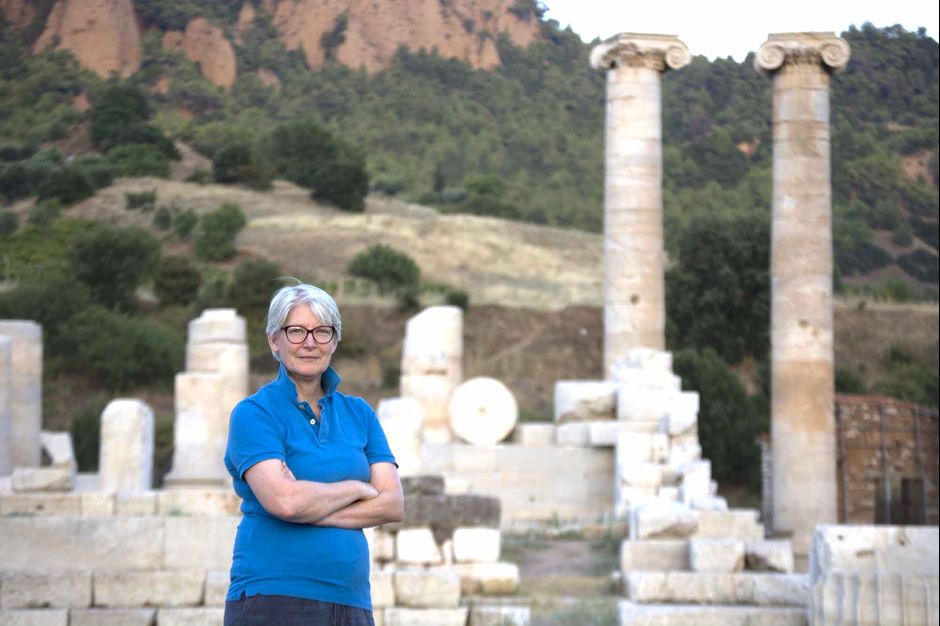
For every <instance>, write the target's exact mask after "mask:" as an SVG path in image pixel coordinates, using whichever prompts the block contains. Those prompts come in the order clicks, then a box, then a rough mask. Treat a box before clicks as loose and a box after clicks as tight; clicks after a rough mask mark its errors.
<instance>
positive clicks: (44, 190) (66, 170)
mask: <svg viewBox="0 0 940 626" xmlns="http://www.w3.org/2000/svg"><path fill="white" fill-rule="evenodd" d="M38 192H39V198H40V199H41V200H45V199H47V198H56V199H58V200H60V201H61V202H62V204H73V203H75V202H79V201H81V200H84V199H85V198H90V197H91V196H93V195H94V193H95V186H94V185H93V184H92V182H91V179H90V178H89V177H88V175H87V174H86V173H85V171H84V170H83V169H81V168H80V167H78V166H76V165H63V166H62V167H59V168H56V169H53V170H52V171H50V172H49V175H48V176H46V178H45V179H44V180H43V181H42V183H41V184H40V185H39V187H38Z"/></svg>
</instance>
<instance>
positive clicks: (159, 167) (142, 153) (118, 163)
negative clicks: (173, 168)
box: [108, 143, 170, 178]
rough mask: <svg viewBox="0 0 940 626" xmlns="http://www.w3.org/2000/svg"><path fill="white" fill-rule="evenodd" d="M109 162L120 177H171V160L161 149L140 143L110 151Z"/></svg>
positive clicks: (121, 146)
mask: <svg viewBox="0 0 940 626" xmlns="http://www.w3.org/2000/svg"><path fill="white" fill-rule="evenodd" d="M108 160H109V161H111V164H112V165H113V166H114V171H115V172H116V173H117V174H118V175H119V176H156V177H158V178H167V177H168V176H169V175H170V160H169V158H168V157H167V156H166V155H165V154H164V153H163V152H161V151H160V150H159V149H157V148H155V147H153V146H151V145H147V144H140V143H133V144H126V145H120V146H117V147H115V148H112V149H111V150H108Z"/></svg>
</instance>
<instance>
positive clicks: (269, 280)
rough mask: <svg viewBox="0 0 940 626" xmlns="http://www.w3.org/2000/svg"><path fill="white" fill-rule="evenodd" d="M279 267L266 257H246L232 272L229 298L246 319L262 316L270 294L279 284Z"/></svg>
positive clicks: (269, 300)
mask: <svg viewBox="0 0 940 626" xmlns="http://www.w3.org/2000/svg"><path fill="white" fill-rule="evenodd" d="M279 276H281V268H280V267H279V266H278V265H277V263H273V262H271V261H268V260H266V259H246V260H245V261H242V262H241V263H239V264H238V267H236V268H235V271H234V272H233V273H232V282H231V286H230V287H229V292H228V295H229V300H230V301H231V303H232V305H233V306H234V307H235V308H236V309H237V310H238V311H239V313H241V314H242V315H244V316H246V317H247V318H248V319H254V318H255V317H258V316H261V317H263V315H264V312H265V311H267V308H268V304H269V303H270V302H271V296H272V295H273V294H274V292H275V291H277V289H278V288H279V287H280V286H281V285H280V284H278V282H277V279H278V277H279Z"/></svg>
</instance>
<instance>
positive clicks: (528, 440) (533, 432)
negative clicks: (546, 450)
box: [512, 423, 555, 447]
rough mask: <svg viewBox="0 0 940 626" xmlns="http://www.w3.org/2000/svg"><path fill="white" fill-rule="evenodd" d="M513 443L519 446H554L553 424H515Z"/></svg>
mask: <svg viewBox="0 0 940 626" xmlns="http://www.w3.org/2000/svg"><path fill="white" fill-rule="evenodd" d="M512 440H513V443H515V444H516V445H520V446H532V447H544V446H553V445H555V425H554V424H533V423H528V424H516V429H515V430H514V431H513V434H512Z"/></svg>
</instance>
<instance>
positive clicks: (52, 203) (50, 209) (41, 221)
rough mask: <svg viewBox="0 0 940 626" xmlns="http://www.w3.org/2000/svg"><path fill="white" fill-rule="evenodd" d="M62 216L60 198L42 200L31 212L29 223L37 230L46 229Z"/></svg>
mask: <svg viewBox="0 0 940 626" xmlns="http://www.w3.org/2000/svg"><path fill="white" fill-rule="evenodd" d="M60 215H62V203H61V202H59V200H58V198H53V199H51V200H40V201H39V202H37V203H36V204H35V205H34V206H33V208H31V209H30V210H29V215H28V216H27V218H26V219H27V221H28V222H29V223H30V224H31V225H32V226H35V227H36V228H46V227H47V226H49V224H51V223H52V220H54V219H55V218H57V217H59V216H60Z"/></svg>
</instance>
